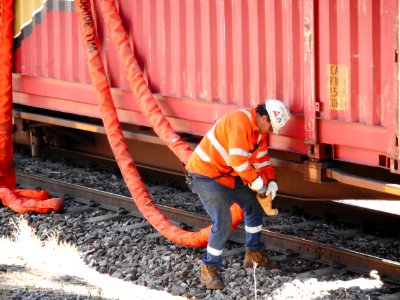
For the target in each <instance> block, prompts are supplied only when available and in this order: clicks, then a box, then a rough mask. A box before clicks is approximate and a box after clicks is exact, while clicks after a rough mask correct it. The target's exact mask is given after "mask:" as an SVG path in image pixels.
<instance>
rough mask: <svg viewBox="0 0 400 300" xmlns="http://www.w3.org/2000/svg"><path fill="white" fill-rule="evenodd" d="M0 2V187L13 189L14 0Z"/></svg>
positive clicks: (14, 181) (14, 183)
mask: <svg viewBox="0 0 400 300" xmlns="http://www.w3.org/2000/svg"><path fill="white" fill-rule="evenodd" d="M0 4H1V17H0V21H1V26H0V27H1V28H0V43H1V47H0V187H7V188H10V189H14V188H15V185H16V180H15V172H14V167H13V153H14V150H13V141H12V86H11V83H12V77H11V76H12V47H13V31H12V26H13V20H14V9H13V7H14V1H13V0H11V1H10V0H1V2H0Z"/></svg>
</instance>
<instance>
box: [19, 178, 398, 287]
mask: <svg viewBox="0 0 400 300" xmlns="http://www.w3.org/2000/svg"><path fill="white" fill-rule="evenodd" d="M17 182H18V183H19V184H20V185H22V186H23V187H29V188H35V187H38V186H40V187H41V188H44V189H46V190H47V191H49V192H50V193H52V194H53V196H63V195H65V194H69V195H71V196H72V197H73V198H74V200H75V201H78V202H82V203H85V204H88V205H90V204H91V203H92V201H94V202H96V203H97V204H98V205H99V206H100V207H103V208H105V209H108V210H113V211H121V210H126V211H128V212H129V213H130V214H132V215H134V216H136V217H140V218H143V216H142V215H141V213H140V212H139V210H138V209H137V207H136V205H135V204H134V202H133V200H132V199H131V198H130V197H126V196H120V195H115V194H112V193H108V192H103V191H99V190H94V189H91V188H87V187H82V186H78V185H74V184H68V183H64V182H60V181H56V180H51V179H47V178H43V177H34V176H30V175H25V174H20V173H17ZM60 191H62V193H63V195H60ZM159 208H160V210H161V211H162V212H163V213H164V214H165V215H166V216H167V218H169V219H170V220H172V222H173V223H175V224H185V225H187V226H190V227H192V228H193V229H194V230H197V229H199V228H203V227H205V226H208V225H209V223H210V221H209V219H208V217H205V216H201V215H198V214H195V213H190V212H186V211H183V210H180V209H176V208H171V207H168V206H164V205H159ZM230 239H231V240H232V241H236V242H240V243H243V242H244V240H245V231H244V227H243V226H239V227H238V228H237V229H236V230H235V231H234V232H232V234H231V236H230ZM262 240H263V242H264V243H265V245H266V248H267V249H268V250H272V251H276V252H279V253H284V254H290V255H298V256H299V257H302V258H304V259H308V260H313V261H317V262H320V263H323V264H326V265H331V266H335V267H345V268H346V269H348V270H349V271H353V272H355V273H359V274H364V275H367V276H368V275H369V274H370V273H371V271H377V272H378V274H379V276H380V277H381V278H382V279H384V280H387V281H390V282H394V283H397V284H400V263H399V262H395V261H391V260H387V259H382V258H379V257H375V256H371V255H367V254H363V253H359V252H356V251H351V250H345V249H339V248H335V247H330V246H327V245H323V244H320V243H316V242H313V241H310V240H306V239H303V238H298V237H293V236H288V235H284V234H280V233H276V232H272V231H269V230H267V229H263V230H262Z"/></svg>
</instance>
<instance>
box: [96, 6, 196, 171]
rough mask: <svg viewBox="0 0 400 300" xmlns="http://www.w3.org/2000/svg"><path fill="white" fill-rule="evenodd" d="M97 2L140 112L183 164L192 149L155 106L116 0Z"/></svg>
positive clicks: (185, 162) (155, 103)
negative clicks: (116, 5)
mask: <svg viewBox="0 0 400 300" xmlns="http://www.w3.org/2000/svg"><path fill="white" fill-rule="evenodd" d="M99 2H100V9H101V12H102V14H103V17H104V20H105V23H106V24H107V26H108V29H109V30H110V32H111V38H112V41H113V43H114V46H115V48H116V49H117V51H118V55H119V58H120V61H121V63H122V64H123V66H124V69H125V72H126V73H127V76H128V81H129V83H130V86H131V88H132V90H133V92H134V94H135V95H136V97H137V99H138V102H139V105H140V107H141V109H142V111H143V113H144V114H145V116H146V118H147V120H148V121H149V123H150V124H151V126H152V127H153V129H154V131H155V133H156V134H157V135H158V136H159V137H160V138H161V140H162V141H163V142H164V144H165V145H167V146H168V147H169V148H170V149H171V150H172V152H174V154H175V155H176V156H177V157H178V158H179V160H180V161H181V162H183V163H184V164H185V165H186V164H187V162H188V160H189V157H190V155H191V154H192V152H193V150H192V149H191V148H190V146H189V145H188V144H187V143H185V142H184V141H182V140H181V138H180V136H179V135H177V134H176V133H175V131H174V130H173V129H172V127H171V124H170V123H169V121H168V120H167V119H166V118H165V116H164V115H163V114H162V112H161V110H160V108H159V107H158V104H157V102H156V101H155V99H154V97H153V94H152V92H151V90H150V88H149V87H148V85H147V84H146V81H145V80H144V78H143V73H142V70H141V69H140V66H139V63H138V61H137V60H136V57H135V54H134V53H133V51H132V48H131V46H130V44H129V39H128V35H127V34H126V31H125V29H124V27H123V24H122V20H121V18H120V15H119V14H118V12H117V9H116V7H115V1H109V0H105V1H103V0H100V1H99Z"/></svg>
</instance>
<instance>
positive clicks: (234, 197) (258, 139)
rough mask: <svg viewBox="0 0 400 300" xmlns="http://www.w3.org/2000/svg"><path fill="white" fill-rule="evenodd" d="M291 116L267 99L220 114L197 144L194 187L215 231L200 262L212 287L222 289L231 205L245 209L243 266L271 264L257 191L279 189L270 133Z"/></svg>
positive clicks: (190, 173) (191, 169)
mask: <svg viewBox="0 0 400 300" xmlns="http://www.w3.org/2000/svg"><path fill="white" fill-rule="evenodd" d="M289 118H290V113H289V110H288V108H287V106H286V105H285V104H284V103H283V102H282V101H279V100H267V101H266V102H265V104H260V105H258V106H257V107H256V108H255V109H254V108H250V109H242V110H238V111H234V112H231V113H229V114H227V115H226V116H224V117H222V118H221V119H219V120H218V121H217V123H216V124H215V125H214V126H213V127H212V128H211V130H210V131H209V132H208V133H207V134H206V136H205V137H204V138H203V139H202V140H201V142H200V143H199V145H198V146H197V147H196V149H195V151H194V153H193V154H192V156H191V157H190V159H189V162H188V164H187V165H186V169H187V171H188V173H187V179H188V182H189V184H190V186H191V189H192V191H193V192H194V193H196V194H197V195H198V196H199V198H200V201H201V202H202V204H203V206H204V208H205V210H206V211H207V213H208V215H209V216H210V218H211V222H212V226H211V233H210V237H209V240H208V244H207V251H206V254H205V256H204V258H203V264H202V266H201V274H200V282H201V283H202V284H203V285H205V286H206V287H207V288H209V289H222V288H223V287H224V282H223V280H222V278H221V276H220V274H219V273H218V268H219V267H221V265H222V258H221V255H222V251H223V249H224V246H225V242H226V241H227V239H228V237H229V235H230V233H231V223H232V217H231V213H230V209H229V207H230V205H231V203H232V202H236V203H237V204H239V206H240V207H241V209H242V210H244V220H245V230H246V255H245V260H244V266H245V267H253V262H255V263H257V265H258V266H259V267H267V268H268V267H272V264H271V262H269V261H268V260H267V258H266V257H265V255H264V254H263V247H262V246H263V244H262V242H261V227H262V219H263V209H262V207H261V206H260V203H259V202H258V200H257V197H256V193H259V194H264V195H270V196H271V198H272V199H273V198H274V197H275V195H276V192H277V191H278V184H277V183H276V178H275V170H274V169H273V167H272V166H271V165H270V158H269V155H268V142H267V136H268V134H269V133H270V132H273V133H275V134H278V132H279V129H281V128H282V127H283V126H285V124H286V123H287V121H288V120H289Z"/></svg>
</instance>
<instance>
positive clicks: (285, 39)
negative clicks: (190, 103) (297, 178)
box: [99, 0, 303, 112]
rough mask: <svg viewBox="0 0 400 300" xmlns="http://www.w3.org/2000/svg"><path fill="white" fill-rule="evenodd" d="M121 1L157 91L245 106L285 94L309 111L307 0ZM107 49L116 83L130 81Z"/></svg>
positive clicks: (293, 103)
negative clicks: (305, 94)
mask: <svg viewBox="0 0 400 300" xmlns="http://www.w3.org/2000/svg"><path fill="white" fill-rule="evenodd" d="M119 8H120V11H121V12H123V13H122V16H123V19H124V22H125V24H127V30H128V32H129V34H130V36H131V37H132V41H131V42H132V44H134V45H135V52H136V54H137V56H138V58H139V59H140V61H141V62H142V68H143V69H144V70H145V73H146V74H148V76H149V82H150V84H151V87H152V89H153V91H154V92H159V93H161V94H163V95H171V96H176V97H188V98H192V99H202V100H204V101H209V102H210V101H214V102H215V101H218V102H220V103H230V104H237V105H240V106H247V105H254V104H256V103H259V102H260V100H263V99H265V98H280V99H285V101H287V102H288V103H290V106H291V107H292V109H293V110H294V111H295V112H302V107H303V105H302V102H301V99H302V85H301V84H298V82H301V81H302V65H303V59H302V35H303V33H302V23H303V21H302V6H301V2H300V1H288V0H285V1H245V0H241V1H238V0H231V1H221V0H213V1H209V0H205V1H204V0H203V1H179V0H170V1H156V0H150V1H149V0H138V1H119ZM99 20H100V22H101V18H99ZM106 49H107V50H106V51H107V55H108V56H107V57H108V58H110V59H109V64H110V67H109V70H110V73H111V80H112V81H111V82H112V84H113V85H114V86H122V87H125V88H127V87H128V85H127V83H126V82H125V81H124V79H123V78H124V77H125V76H123V72H122V71H121V69H120V67H119V65H118V64H117V65H118V66H116V65H115V61H116V57H115V52H114V49H113V47H112V45H109V44H106ZM111 65H112V67H111ZM121 73H122V76H121ZM295 83H296V84H295ZM295 99H296V101H294V100H295Z"/></svg>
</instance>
